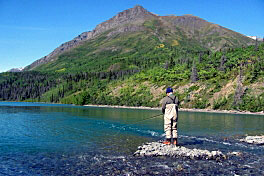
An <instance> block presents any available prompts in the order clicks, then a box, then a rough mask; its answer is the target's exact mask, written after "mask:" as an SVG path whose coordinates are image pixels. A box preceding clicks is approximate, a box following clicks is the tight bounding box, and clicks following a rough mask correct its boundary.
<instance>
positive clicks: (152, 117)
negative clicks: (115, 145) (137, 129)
mask: <svg viewBox="0 0 264 176" xmlns="http://www.w3.org/2000/svg"><path fill="white" fill-rule="evenodd" d="M161 115H163V114H158V115H154V116H151V117H149V118H146V119H143V120H139V121H137V122H134V123H131V124H128V125H125V126H123V128H126V127H128V126H131V125H135V124H137V123H140V122H144V121H146V120H150V119H154V118H156V117H158V116H161ZM120 131H121V129H120V130H119V131H118V132H117V133H116V134H115V135H114V136H116V135H118V134H119V133H120Z"/></svg>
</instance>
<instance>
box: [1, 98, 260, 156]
mask: <svg viewBox="0 0 264 176" xmlns="http://www.w3.org/2000/svg"><path fill="white" fill-rule="evenodd" d="M23 105H24V106H23ZM156 114H160V111H157V110H135V109H114V108H97V107H79V106H70V105H54V104H52V105H49V104H48V105H46V104H34V103H6V102H5V103H0V128H1V134H0V135H1V136H0V144H1V147H2V149H3V147H4V146H8V147H7V148H8V149H9V150H11V149H14V150H16V149H18V148H26V149H30V150H48V149H51V150H57V149H58V150H67V149H69V150H72V148H76V146H78V147H77V149H80V148H90V149H93V150H94V149H100V148H113V146H118V144H119V143H122V144H124V145H130V147H125V148H126V149H127V148H129V150H132V149H133V148H134V147H135V146H136V145H137V144H139V143H142V142H143V141H144V140H145V141H151V140H158V139H161V138H162V137H163V136H162V134H163V120H162V116H159V117H157V118H155V119H150V120H147V121H143V122H141V123H136V122H138V121H142V120H144V119H147V118H149V117H151V116H154V115H156ZM179 117H180V118H179V126H178V128H179V134H180V135H183V136H184V135H188V136H206V137H209V136H212V137H213V136H233V135H245V134H251V135H257V134H262V132H263V130H264V118H263V117H262V116H254V115H232V114H216V113H200V112H199V113H195V112H180V113H179ZM129 124H132V125H129ZM155 137H156V138H155ZM18 146H19V147H18ZM4 148H5V147H4ZM118 151H120V150H119V149H118Z"/></svg>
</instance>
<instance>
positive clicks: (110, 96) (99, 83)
mask: <svg viewBox="0 0 264 176" xmlns="http://www.w3.org/2000/svg"><path fill="white" fill-rule="evenodd" d="M135 50H136V52H135V51H133V52H130V53H125V54H119V55H118V56H111V57H110V58H101V60H95V61H93V62H94V63H97V62H102V63H105V64H102V65H101V66H98V65H96V64H95V65H94V68H95V69H93V67H92V65H89V67H88V68H89V69H88V70H87V71H83V70H82V69H81V70H80V71H79V72H77V71H75V72H67V71H66V72H56V71H53V72H52V73H49V72H44V71H39V72H36V71H31V72H21V73H2V74H0V100H3V101H7V100H8V101H43V102H56V103H69V104H78V105H83V104H108V105H129V106H158V105H159V101H160V99H161V98H162V96H163V95H153V93H151V91H150V86H154V87H155V88H159V87H161V86H175V87H179V86H181V85H186V84H188V83H195V86H192V87H189V88H186V90H184V93H181V94H178V92H175V93H177V94H178V96H179V97H180V100H181V101H182V102H184V103H182V106H183V107H185V108H207V107H212V108H213V109H239V110H250V111H261V110H263V109H264V93H263V90H262V89H261V88H258V91H255V90H254V89H253V87H252V86H251V85H253V84H256V85H258V83H259V82H261V81H263V77H264V44H258V45H255V46H249V47H242V48H228V47H224V48H222V49H221V50H220V51H217V52H211V51H208V50H193V49H190V48H179V47H170V46H166V45H164V47H163V48H155V49H152V50H151V48H148V47H146V48H142V50H140V49H139V48H136V49H135ZM68 55H69V53H68ZM106 56H107V54H106V53H104V57H106ZM68 57H70V56H68ZM98 57H99V56H98ZM68 62H69V61H68ZM97 64H98V63H97ZM56 69H58V70H61V68H56ZM65 70H67V69H65ZM76 70H77V67H76ZM95 70H96V71H95ZM237 77H239V81H238V82H237V83H236V84H234V85H233V86H235V87H234V88H235V92H234V93H233V94H230V95H228V96H227V97H219V98H218V99H216V100H215V101H214V102H213V103H212V102H209V99H211V98H212V97H213V96H214V94H215V93H217V92H219V91H220V90H221V89H222V88H223V87H224V86H225V85H226V84H227V83H228V82H230V81H232V80H235V79H237ZM145 82H147V83H149V84H150V85H144V84H143V83H145ZM123 85H126V86H123ZM117 87H119V88H118V89H117V90H115V88H117ZM203 87H205V88H203ZM155 88H154V89H155ZM198 90H202V91H200V92H199V94H197V95H195V96H192V94H193V92H196V91H198Z"/></svg>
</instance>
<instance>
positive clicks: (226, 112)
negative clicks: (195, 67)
mask: <svg viewBox="0 0 264 176" xmlns="http://www.w3.org/2000/svg"><path fill="white" fill-rule="evenodd" d="M83 106H88V107H105V108H125V109H147V110H161V108H159V107H154V108H152V107H145V106H138V107H135V106H118V105H92V104H89V105H83ZM179 111H182V112H209V113H224V114H245V115H247V114H248V115H263V116H264V111H261V112H249V111H235V110H213V109H185V108H180V109H179Z"/></svg>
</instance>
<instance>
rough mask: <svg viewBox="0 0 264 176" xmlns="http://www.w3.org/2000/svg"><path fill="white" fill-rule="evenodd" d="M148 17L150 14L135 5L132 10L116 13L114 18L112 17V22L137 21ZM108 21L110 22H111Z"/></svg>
mask: <svg viewBox="0 0 264 176" xmlns="http://www.w3.org/2000/svg"><path fill="white" fill-rule="evenodd" d="M149 16H153V14H152V13H150V12H149V11H147V10H146V9H145V8H144V7H142V6H140V5H136V6H135V7H133V8H130V9H127V10H124V11H122V12H120V13H118V14H117V15H116V16H114V17H113V18H111V19H113V20H120V19H123V20H129V19H137V18H145V17H149ZM111 19H110V20H111Z"/></svg>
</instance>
